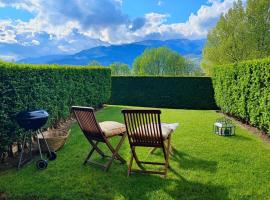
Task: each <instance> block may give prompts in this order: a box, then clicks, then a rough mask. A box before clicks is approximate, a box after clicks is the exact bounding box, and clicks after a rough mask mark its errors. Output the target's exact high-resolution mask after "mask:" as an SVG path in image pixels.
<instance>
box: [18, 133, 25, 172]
mask: <svg viewBox="0 0 270 200" xmlns="http://www.w3.org/2000/svg"><path fill="white" fill-rule="evenodd" d="M26 135H27V133H25V134H24V137H23V144H22V151H21V154H20V160H19V163H18V167H17V168H18V169H20V167H21V164H22V157H23V152H24V146H25V143H26Z"/></svg>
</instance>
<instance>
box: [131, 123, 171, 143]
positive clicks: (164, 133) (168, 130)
mask: <svg viewBox="0 0 270 200" xmlns="http://www.w3.org/2000/svg"><path fill="white" fill-rule="evenodd" d="M152 129H153V127H152V125H151V124H145V125H143V127H142V126H140V127H139V128H137V129H136V131H141V132H144V131H143V130H152ZM161 132H162V137H163V140H166V139H167V138H168V136H169V135H170V134H171V133H172V132H173V129H171V128H169V127H167V126H162V125H161Z"/></svg>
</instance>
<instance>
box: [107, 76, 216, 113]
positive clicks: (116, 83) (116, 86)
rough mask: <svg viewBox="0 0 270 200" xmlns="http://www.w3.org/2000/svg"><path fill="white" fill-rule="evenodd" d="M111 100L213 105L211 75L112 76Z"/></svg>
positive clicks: (170, 105)
mask: <svg viewBox="0 0 270 200" xmlns="http://www.w3.org/2000/svg"><path fill="white" fill-rule="evenodd" d="M110 103H111V104H117V105H131V106H147V107H165V108H188V109H216V108H217V107H216V104H215V100H214V91H213V86H212V81H211V78H210V77H153V76H119V77H112V96H111V100H110Z"/></svg>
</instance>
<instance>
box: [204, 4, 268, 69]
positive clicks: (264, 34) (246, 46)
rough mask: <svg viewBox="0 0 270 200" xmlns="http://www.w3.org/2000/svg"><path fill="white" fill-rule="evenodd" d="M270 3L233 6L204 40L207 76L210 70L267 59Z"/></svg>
mask: <svg viewBox="0 0 270 200" xmlns="http://www.w3.org/2000/svg"><path fill="white" fill-rule="evenodd" d="M269 30H270V1H269V0H260V1H257V0H247V6H246V8H244V6H243V5H242V1H240V0H239V1H237V2H235V3H234V6H233V8H231V9H230V10H229V11H228V13H227V14H226V15H225V16H221V18H220V20H219V22H218V23H217V25H216V27H215V28H214V29H213V30H211V31H210V32H209V34H208V37H207V43H206V45H205V48H204V50H203V61H202V66H203V67H204V69H205V71H206V72H207V74H211V72H212V71H213V69H212V68H213V67H215V66H217V65H223V64H229V63H234V62H239V61H243V60H250V59H255V58H264V57H267V56H270V45H269V44H270V31H269Z"/></svg>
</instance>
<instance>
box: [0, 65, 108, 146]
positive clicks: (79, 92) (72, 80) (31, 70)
mask: <svg viewBox="0 0 270 200" xmlns="http://www.w3.org/2000/svg"><path fill="white" fill-rule="evenodd" d="M0 92H1V95H0V102H1V104H0V141H1V142H0V150H1V149H2V150H3V149H6V148H7V146H8V145H9V144H11V143H12V142H13V141H16V140H17V139H18V137H19V135H20V132H21V130H20V129H18V126H17V124H16V122H15V121H14V115H15V114H16V113H17V112H19V111H22V110H32V109H39V108H43V109H45V110H47V111H48V113H49V114H50V117H49V121H48V123H47V126H53V125H54V124H56V123H57V122H59V120H62V119H65V118H67V117H68V116H69V113H70V106H72V105H82V106H98V105H100V104H103V103H106V102H107V101H108V99H109V98H110V94H111V78H110V70H109V69H106V68H98V67H96V68H94V67H68V66H57V65H29V64H28V65H27V64H12V63H5V62H0Z"/></svg>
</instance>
